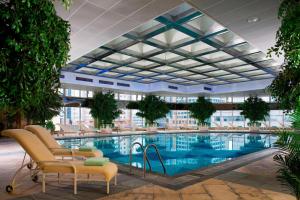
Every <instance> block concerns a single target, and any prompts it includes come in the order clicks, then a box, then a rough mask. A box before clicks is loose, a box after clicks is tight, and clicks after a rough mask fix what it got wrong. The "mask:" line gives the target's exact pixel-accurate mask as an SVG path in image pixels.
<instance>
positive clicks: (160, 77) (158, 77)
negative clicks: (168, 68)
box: [153, 75, 174, 80]
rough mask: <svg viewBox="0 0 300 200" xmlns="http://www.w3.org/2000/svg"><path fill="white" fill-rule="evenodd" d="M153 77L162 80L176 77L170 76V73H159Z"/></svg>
mask: <svg viewBox="0 0 300 200" xmlns="http://www.w3.org/2000/svg"><path fill="white" fill-rule="evenodd" d="M153 78H155V79H160V80H166V79H170V78H174V77H173V76H169V75H159V76H154V77H153Z"/></svg>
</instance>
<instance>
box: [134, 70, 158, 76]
mask: <svg viewBox="0 0 300 200" xmlns="http://www.w3.org/2000/svg"><path fill="white" fill-rule="evenodd" d="M135 75H139V76H154V75H157V73H155V72H151V71H140V72H137V73H135Z"/></svg>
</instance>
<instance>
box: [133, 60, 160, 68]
mask: <svg viewBox="0 0 300 200" xmlns="http://www.w3.org/2000/svg"><path fill="white" fill-rule="evenodd" d="M130 65H132V66H134V67H138V68H141V69H148V68H151V67H154V66H157V65H158V64H157V63H154V62H151V61H148V60H139V61H136V62H134V63H131V64H130Z"/></svg>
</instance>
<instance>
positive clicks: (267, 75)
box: [251, 74, 274, 79]
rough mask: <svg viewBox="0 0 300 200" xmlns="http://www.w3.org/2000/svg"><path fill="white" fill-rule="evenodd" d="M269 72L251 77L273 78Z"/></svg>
mask: <svg viewBox="0 0 300 200" xmlns="http://www.w3.org/2000/svg"><path fill="white" fill-rule="evenodd" d="M273 77H274V76H272V75H271V74H262V75H257V76H252V77H251V78H252V79H265V78H273Z"/></svg>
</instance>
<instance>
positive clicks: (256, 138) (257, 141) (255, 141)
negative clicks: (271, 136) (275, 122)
mask: <svg viewBox="0 0 300 200" xmlns="http://www.w3.org/2000/svg"><path fill="white" fill-rule="evenodd" d="M247 139H248V140H249V141H248V142H247V143H246V144H245V146H244V147H251V148H253V147H255V148H264V147H265V142H264V141H262V139H261V136H260V135H249V136H248V137H247Z"/></svg>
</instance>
